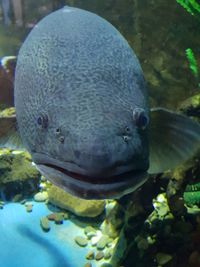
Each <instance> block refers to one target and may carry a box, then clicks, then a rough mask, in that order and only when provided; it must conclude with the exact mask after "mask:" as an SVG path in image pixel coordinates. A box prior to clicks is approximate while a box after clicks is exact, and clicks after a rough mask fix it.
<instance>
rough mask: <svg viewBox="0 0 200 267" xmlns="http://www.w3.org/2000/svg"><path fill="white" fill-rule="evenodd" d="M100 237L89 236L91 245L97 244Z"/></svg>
mask: <svg viewBox="0 0 200 267" xmlns="http://www.w3.org/2000/svg"><path fill="white" fill-rule="evenodd" d="M100 238H101V236H100V235H97V236H93V237H92V238H91V245H92V246H96V245H97V242H98V241H99V239H100Z"/></svg>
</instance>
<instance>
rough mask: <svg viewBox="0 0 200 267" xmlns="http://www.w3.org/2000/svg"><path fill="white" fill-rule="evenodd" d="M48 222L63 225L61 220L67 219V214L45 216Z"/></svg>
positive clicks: (57, 213)
mask: <svg viewBox="0 0 200 267" xmlns="http://www.w3.org/2000/svg"><path fill="white" fill-rule="evenodd" d="M47 218H48V220H49V221H55V223H57V224H61V223H63V220H68V219H69V214H68V213H66V212H54V213H50V214H49V215H47Z"/></svg>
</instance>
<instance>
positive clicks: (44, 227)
mask: <svg viewBox="0 0 200 267" xmlns="http://www.w3.org/2000/svg"><path fill="white" fill-rule="evenodd" d="M40 226H41V228H42V230H43V231H45V232H48V231H49V230H50V226H49V220H48V219H47V217H42V218H41V219H40Z"/></svg>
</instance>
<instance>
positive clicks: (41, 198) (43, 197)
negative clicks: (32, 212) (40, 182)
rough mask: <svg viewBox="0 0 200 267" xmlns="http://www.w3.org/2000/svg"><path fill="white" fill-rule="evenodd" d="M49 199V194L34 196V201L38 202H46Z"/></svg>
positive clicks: (41, 193)
mask: <svg viewBox="0 0 200 267" xmlns="http://www.w3.org/2000/svg"><path fill="white" fill-rule="evenodd" d="M47 199H48V193H47V192H45V191H44V192H38V193H37V194H35V195H34V200H35V201H36V202H44V201H46V200H47Z"/></svg>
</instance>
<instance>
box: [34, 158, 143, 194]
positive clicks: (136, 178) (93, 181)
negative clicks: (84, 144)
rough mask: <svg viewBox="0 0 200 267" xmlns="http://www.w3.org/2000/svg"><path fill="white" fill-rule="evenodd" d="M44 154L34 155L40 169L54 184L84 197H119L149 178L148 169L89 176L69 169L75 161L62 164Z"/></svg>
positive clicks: (133, 189)
mask: <svg viewBox="0 0 200 267" xmlns="http://www.w3.org/2000/svg"><path fill="white" fill-rule="evenodd" d="M43 156H44V157H43ZM43 156H42V157H41V155H39V157H38V155H37V157H36V155H34V157H33V160H34V163H35V164H36V167H37V168H38V170H39V171H40V172H41V173H42V174H43V175H44V176H45V177H46V178H47V179H49V180H50V181H51V182H52V183H53V184H55V185H57V186H58V187H60V188H62V189H64V190H65V191H66V192H68V193H70V194H72V195H75V196H77V197H80V198H84V199H113V198H119V197H121V196H123V195H125V194H128V193H131V192H133V191H135V190H136V189H137V188H138V187H140V186H141V185H142V184H143V183H144V182H145V181H146V180H147V178H148V175H147V171H146V170H132V171H128V172H125V173H122V174H120V175H113V176H110V177H99V176H98V177H94V176H88V173H87V172H84V171H83V170H82V169H81V173H80V174H79V173H77V172H73V171H71V170H70V171H69V169H68V166H70V167H71V166H72V167H73V166H75V164H74V163H70V162H65V163H62V164H61V163H60V162H59V161H56V160H54V159H52V158H47V157H46V156H45V155H43ZM76 167H77V166H76ZM72 169H73V168H72Z"/></svg>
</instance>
